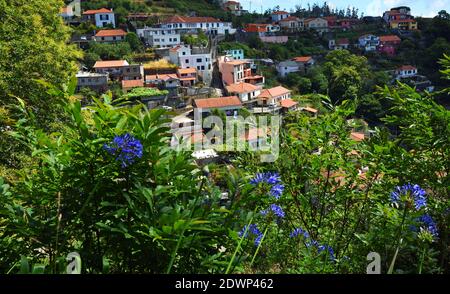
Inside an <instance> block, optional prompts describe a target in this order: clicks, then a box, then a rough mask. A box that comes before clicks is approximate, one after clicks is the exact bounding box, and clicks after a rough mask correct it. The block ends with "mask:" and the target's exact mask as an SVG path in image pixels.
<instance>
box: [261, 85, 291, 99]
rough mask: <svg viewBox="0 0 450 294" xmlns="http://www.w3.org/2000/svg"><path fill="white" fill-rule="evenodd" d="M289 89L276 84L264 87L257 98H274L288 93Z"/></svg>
mask: <svg viewBox="0 0 450 294" xmlns="http://www.w3.org/2000/svg"><path fill="white" fill-rule="evenodd" d="M290 92H291V91H290V90H288V89H286V88H285V87H282V86H278V87H274V88H270V89H265V90H264V91H262V92H261V94H260V95H259V96H258V98H263V99H268V98H274V97H278V96H282V95H285V94H288V93H290Z"/></svg>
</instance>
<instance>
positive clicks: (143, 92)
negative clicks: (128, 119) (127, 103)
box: [124, 88, 169, 99]
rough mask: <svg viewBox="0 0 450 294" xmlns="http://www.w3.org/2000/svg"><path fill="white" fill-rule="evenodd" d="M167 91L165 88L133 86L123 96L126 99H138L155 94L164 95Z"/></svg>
mask: <svg viewBox="0 0 450 294" xmlns="http://www.w3.org/2000/svg"><path fill="white" fill-rule="evenodd" d="M168 93H169V91H167V90H159V89H156V88H133V89H132V90H131V91H130V92H128V93H127V94H125V95H124V97H125V98H128V99H140V98H149V97H155V96H164V95H167V94H168Z"/></svg>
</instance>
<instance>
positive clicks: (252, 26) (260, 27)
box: [244, 23, 269, 33]
mask: <svg viewBox="0 0 450 294" xmlns="http://www.w3.org/2000/svg"><path fill="white" fill-rule="evenodd" d="M268 26H269V25H268V24H265V23H249V24H247V25H246V26H245V27H244V30H245V31H246V32H248V33H264V32H266V31H267V27H268Z"/></svg>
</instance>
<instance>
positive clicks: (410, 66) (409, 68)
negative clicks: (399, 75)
mask: <svg viewBox="0 0 450 294" xmlns="http://www.w3.org/2000/svg"><path fill="white" fill-rule="evenodd" d="M416 69H417V68H416V67H414V66H412V65H402V66H400V67H399V68H397V70H416Z"/></svg>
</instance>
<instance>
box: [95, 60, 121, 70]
mask: <svg viewBox="0 0 450 294" xmlns="http://www.w3.org/2000/svg"><path fill="white" fill-rule="evenodd" d="M127 65H128V62H127V61H126V60H105V61H103V60H99V61H97V62H96V63H95V64H94V68H102V67H121V66H127Z"/></svg>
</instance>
